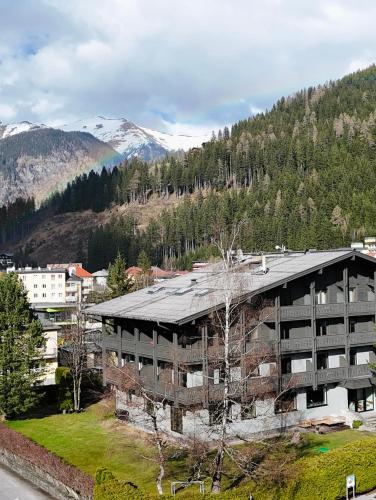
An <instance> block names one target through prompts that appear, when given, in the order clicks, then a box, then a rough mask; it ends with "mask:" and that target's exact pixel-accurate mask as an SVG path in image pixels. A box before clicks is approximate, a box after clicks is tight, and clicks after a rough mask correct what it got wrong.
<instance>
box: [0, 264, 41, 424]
mask: <svg viewBox="0 0 376 500" xmlns="http://www.w3.org/2000/svg"><path fill="white" fill-rule="evenodd" d="M0 332H1V337H0V373H1V375H0V412H1V413H2V414H3V415H4V416H5V417H6V418H14V417H16V416H18V415H21V414H23V413H25V412H27V411H28V410H29V409H30V408H32V407H34V406H35V405H36V403H37V402H38V400H39V397H40V395H39V394H38V391H37V390H36V388H37V386H38V385H39V384H40V382H41V377H42V376H43V368H42V367H41V361H40V360H38V350H39V349H40V348H43V347H44V345H45V339H44V335H43V329H42V325H41V324H40V322H39V321H38V320H37V319H36V318H35V316H34V314H33V313H32V311H31V310H30V306H29V303H28V300H27V294H26V292H25V290H24V288H23V285H22V283H21V282H20V281H19V280H18V277H17V275H16V274H14V273H10V274H7V275H5V276H3V277H2V278H1V279H0Z"/></svg>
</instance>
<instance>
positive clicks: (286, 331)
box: [281, 323, 290, 340]
mask: <svg viewBox="0 0 376 500" xmlns="http://www.w3.org/2000/svg"><path fill="white" fill-rule="evenodd" d="M289 337H290V328H289V326H288V325H284V324H283V323H282V326H281V339H282V340H288V339H289Z"/></svg>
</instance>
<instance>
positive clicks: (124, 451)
mask: <svg viewBox="0 0 376 500" xmlns="http://www.w3.org/2000/svg"><path fill="white" fill-rule="evenodd" d="M8 425H9V427H11V428H12V429H14V430H16V431H19V432H21V433H23V434H25V435H26V436H27V437H29V438H31V439H33V440H34V441H36V442H37V443H39V444H41V445H43V446H45V447H46V448H47V449H49V450H50V451H52V452H53V453H55V454H56V455H58V456H60V457H62V458H64V459H65V460H66V461H67V462H69V463H71V464H73V465H75V466H77V467H79V468H80V469H82V470H84V471H86V472H87V473H89V474H91V475H94V474H95V471H96V470H97V468H98V467H101V466H105V467H108V468H109V469H110V470H111V471H112V472H113V473H114V474H115V476H116V477H117V478H119V479H125V480H129V481H132V482H134V483H136V484H137V485H138V486H140V488H142V489H143V490H144V491H149V492H153V493H155V477H156V474H157V470H156V469H157V467H156V464H155V463H154V462H152V461H150V460H148V459H147V458H145V457H147V456H150V454H151V453H153V451H154V450H153V448H152V446H151V445H148V441H147V438H146V435H145V434H144V433H142V432H141V431H137V430H135V429H133V428H132V427H131V426H128V425H126V424H121V423H119V422H117V420H116V419H115V418H114V416H113V406H112V405H111V404H110V403H109V402H108V401H107V402H106V401H102V402H101V403H98V404H95V405H93V406H91V407H89V408H88V409H87V410H86V411H85V412H83V413H80V414H71V415H62V414H59V415H52V416H48V417H44V418H32V419H25V420H15V421H12V422H8ZM372 435H373V436H374V437H375V442H376V436H375V434H372ZM369 436H370V433H367V432H361V431H357V430H345V431H341V432H334V433H331V434H326V435H317V434H314V433H307V434H305V444H304V445H303V448H302V449H301V453H300V456H306V457H308V456H314V455H317V454H320V452H323V451H328V450H333V449H336V448H340V447H342V446H343V445H345V444H347V443H350V442H353V441H359V440H361V439H364V438H366V437H369ZM186 474H187V471H186V464H185V460H184V458H183V457H180V458H178V457H177V458H175V459H174V460H170V461H169V462H168V465H167V475H166V481H165V488H166V491H168V490H169V485H170V481H171V480H173V479H175V480H184V479H185V478H186ZM229 481H230V478H225V479H224V483H225V484H226V485H227V484H229Z"/></svg>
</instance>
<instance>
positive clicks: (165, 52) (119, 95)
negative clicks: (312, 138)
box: [0, 0, 376, 134]
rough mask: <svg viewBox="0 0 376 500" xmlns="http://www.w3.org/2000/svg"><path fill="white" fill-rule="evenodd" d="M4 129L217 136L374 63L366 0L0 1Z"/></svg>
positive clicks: (373, 15) (373, 10)
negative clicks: (117, 124) (71, 125)
mask: <svg viewBox="0 0 376 500" xmlns="http://www.w3.org/2000/svg"><path fill="white" fill-rule="evenodd" d="M0 13H1V14H0V121H3V122H13V121H18V120H29V121H33V122H42V123H47V124H51V125H57V124H61V123H68V122H71V121H74V120H76V119H79V118H85V117H90V116H94V115H104V116H109V117H126V118H128V119H130V120H133V121H135V122H136V123H137V124H140V125H143V126H149V127H153V128H156V129H159V130H166V131H170V132H177V133H192V134H195V133H200V132H202V131H207V130H212V129H217V128H218V127H222V126H223V125H224V124H230V123H233V122H235V121H236V120H238V119H241V118H244V117H247V116H249V115H250V114H252V113H255V112H257V111H258V110H263V109H266V108H268V107H270V106H271V105H272V104H273V102H274V101H275V100H276V99H277V98H278V97H280V96H282V95H287V94H291V93H293V92H294V91H296V90H298V89H300V88H302V87H304V86H308V85H312V84H317V83H322V82H325V81H327V80H330V79H335V78H338V77H341V76H342V75H344V74H346V73H348V72H350V71H354V70H356V69H358V68H362V67H365V66H367V65H369V64H371V63H373V62H375V61H376V36H375V24H376V2H375V1H374V0H337V1H331V0H304V1H302V0H262V1H261V0H0Z"/></svg>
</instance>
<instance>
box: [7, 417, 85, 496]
mask: <svg viewBox="0 0 376 500" xmlns="http://www.w3.org/2000/svg"><path fill="white" fill-rule="evenodd" d="M1 448H2V449H5V450H7V451H9V452H10V453H13V454H14V455H17V456H18V457H20V458H22V459H23V460H26V461H28V462H30V463H32V464H33V465H35V466H36V467H39V468H40V469H42V470H43V471H45V472H46V473H47V474H50V475H51V476H52V477H54V478H55V479H57V480H58V481H61V482H62V483H63V484H65V485H66V486H69V487H70V488H72V489H73V490H74V491H76V492H78V493H80V495H81V496H82V497H85V498H91V496H92V492H93V479H92V478H91V477H90V476H89V475H88V474H85V473H84V472H82V471H80V470H79V469H77V468H76V467H74V466H73V465H69V464H67V463H65V462H64V461H63V460H62V459H61V458H59V457H57V456H56V455H54V454H53V453H51V452H50V451H48V450H46V449H45V448H43V447H42V446H39V445H38V444H36V443H34V442H33V441H31V440H30V439H28V438H26V437H25V436H23V435H22V434H19V433H18V432H16V431H14V430H13V429H9V427H6V426H5V425H3V424H0V449H1Z"/></svg>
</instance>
